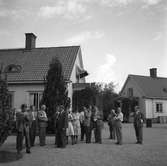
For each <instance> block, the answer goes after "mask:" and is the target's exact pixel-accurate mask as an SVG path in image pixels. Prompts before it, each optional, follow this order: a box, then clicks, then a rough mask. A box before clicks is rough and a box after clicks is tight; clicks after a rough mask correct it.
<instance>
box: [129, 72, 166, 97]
mask: <svg viewBox="0 0 167 166" xmlns="http://www.w3.org/2000/svg"><path fill="white" fill-rule="evenodd" d="M129 77H130V78H131V79H133V80H134V81H135V82H136V83H137V85H138V86H139V88H140V89H141V90H142V91H143V93H144V94H145V96H146V97H150V98H167V78H163V77H156V78H152V77H149V76H139V75H129Z"/></svg>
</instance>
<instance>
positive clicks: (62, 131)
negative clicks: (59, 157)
mask: <svg viewBox="0 0 167 166" xmlns="http://www.w3.org/2000/svg"><path fill="white" fill-rule="evenodd" d="M67 127H68V114H67V111H66V110H65V109H64V106H63V105H61V106H60V113H59V117H58V119H57V125H56V130H57V132H56V142H57V147H59V148H65V147H66V143H67V140H66V129H67Z"/></svg>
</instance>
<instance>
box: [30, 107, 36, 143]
mask: <svg viewBox="0 0 167 166" xmlns="http://www.w3.org/2000/svg"><path fill="white" fill-rule="evenodd" d="M29 114H30V117H31V125H30V143H31V146H34V142H35V137H36V127H37V110H36V108H35V106H33V105H31V106H30V109H29Z"/></svg>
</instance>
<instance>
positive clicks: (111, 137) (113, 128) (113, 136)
mask: <svg viewBox="0 0 167 166" xmlns="http://www.w3.org/2000/svg"><path fill="white" fill-rule="evenodd" d="M109 129H110V139H115V126H113V125H112V124H110V125H109Z"/></svg>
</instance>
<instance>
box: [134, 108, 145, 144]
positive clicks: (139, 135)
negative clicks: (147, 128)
mask: <svg viewBox="0 0 167 166" xmlns="http://www.w3.org/2000/svg"><path fill="white" fill-rule="evenodd" d="M143 122H144V116H143V114H142V113H141V112H140V108H139V106H136V107H135V113H134V122H133V124H134V128H135V134H136V139H137V142H136V143H137V144H142V143H143Z"/></svg>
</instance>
